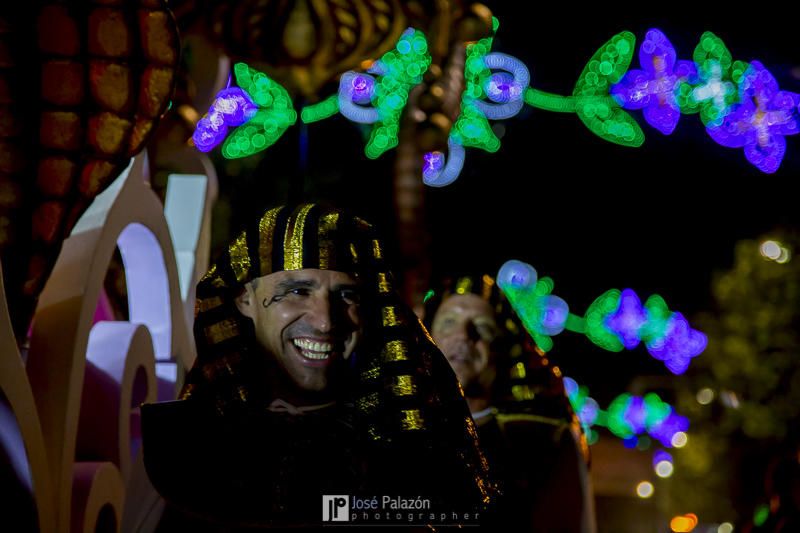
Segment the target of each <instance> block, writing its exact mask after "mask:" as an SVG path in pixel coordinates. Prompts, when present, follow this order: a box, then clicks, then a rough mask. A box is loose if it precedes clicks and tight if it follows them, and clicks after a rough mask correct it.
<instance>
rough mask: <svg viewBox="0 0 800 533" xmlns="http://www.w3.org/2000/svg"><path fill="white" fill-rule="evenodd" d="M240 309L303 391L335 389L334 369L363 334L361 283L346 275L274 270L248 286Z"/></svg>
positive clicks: (270, 352) (263, 343)
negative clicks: (332, 380)
mask: <svg viewBox="0 0 800 533" xmlns="http://www.w3.org/2000/svg"><path fill="white" fill-rule="evenodd" d="M237 306H238V308H239V311H240V312H241V313H242V314H243V315H245V316H247V317H249V318H251V319H252V320H253V322H254V324H255V332H256V339H257V340H258V343H259V344H260V345H261V346H262V348H264V350H265V351H266V353H267V355H268V356H269V357H273V358H274V359H275V361H276V362H277V363H278V364H279V365H280V366H281V367H282V368H283V369H284V370H285V371H286V373H287V374H288V375H289V377H290V378H291V380H292V381H293V382H294V384H295V385H296V386H297V387H299V388H300V389H302V390H305V391H312V392H323V391H326V390H327V389H329V388H330V387H331V386H333V385H335V384H334V383H332V382H331V378H332V377H333V375H334V373H335V368H336V367H337V366H341V365H342V364H343V362H344V361H345V360H346V359H347V358H348V357H349V356H350V354H351V353H352V352H353V349H354V348H355V346H356V344H357V343H358V340H359V338H360V335H361V323H362V320H361V315H360V309H359V289H358V285H357V284H356V281H355V279H354V278H353V277H352V276H350V275H349V274H346V273H344V272H337V271H334V270H316V269H304V270H295V271H283V272H276V273H274V274H270V275H268V276H264V277H262V278H259V279H257V280H255V281H254V282H252V283H249V284H247V286H246V287H245V292H244V294H242V296H240V297H239V298H238V299H237Z"/></svg>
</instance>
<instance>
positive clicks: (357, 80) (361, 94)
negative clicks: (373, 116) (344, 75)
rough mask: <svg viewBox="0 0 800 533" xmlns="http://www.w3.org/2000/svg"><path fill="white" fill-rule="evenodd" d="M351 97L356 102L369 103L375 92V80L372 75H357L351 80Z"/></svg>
mask: <svg viewBox="0 0 800 533" xmlns="http://www.w3.org/2000/svg"><path fill="white" fill-rule="evenodd" d="M351 87H352V93H351V95H350V99H351V100H352V101H353V103H354V104H361V105H363V104H369V103H370V102H371V101H372V95H373V93H374V92H375V80H374V79H373V78H372V77H371V76H363V75H356V76H354V77H353V80H352V82H351Z"/></svg>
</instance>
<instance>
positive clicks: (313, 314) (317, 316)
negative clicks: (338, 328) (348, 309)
mask: <svg viewBox="0 0 800 533" xmlns="http://www.w3.org/2000/svg"><path fill="white" fill-rule="evenodd" d="M306 315H307V317H308V322H309V324H310V325H311V326H313V327H314V329H316V330H317V331H319V332H320V333H329V332H330V331H331V329H333V316H332V314H331V300H330V297H329V296H328V294H327V293H325V294H318V295H317V296H316V297H314V298H311V301H310V306H309V309H308V311H307V313H306Z"/></svg>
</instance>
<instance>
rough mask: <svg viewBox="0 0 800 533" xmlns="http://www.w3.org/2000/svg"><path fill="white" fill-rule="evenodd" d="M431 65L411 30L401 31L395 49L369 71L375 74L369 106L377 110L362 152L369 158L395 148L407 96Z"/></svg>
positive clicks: (424, 45)
mask: <svg viewBox="0 0 800 533" xmlns="http://www.w3.org/2000/svg"><path fill="white" fill-rule="evenodd" d="M430 64H431V56H430V54H429V53H428V41H427V40H426V39H425V35H424V34H423V33H422V32H421V31H419V30H415V29H413V28H409V29H407V30H406V31H405V32H403V35H402V36H401V37H400V40H399V41H397V46H395V49H394V50H390V51H388V52H386V53H385V54H384V55H383V56H382V57H381V58H380V59H379V60H378V61H377V62H376V64H375V65H373V67H372V68H371V69H370V72H376V73H378V74H379V75H378V77H377V79H376V83H375V86H374V94H373V95H372V103H373V105H374V106H375V108H376V109H377V110H378V121H377V122H376V123H375V124H374V125H373V127H372V132H371V133H370V137H369V141H367V146H366V147H365V148H364V152H365V153H366V155H367V157H369V158H370V159H376V158H377V157H379V156H380V155H381V154H383V153H384V152H386V151H387V150H390V149H392V148H394V147H395V146H397V135H398V133H399V131H400V117H401V115H402V113H403V109H404V108H405V106H406V102H407V101H408V93H409V91H411V89H412V88H413V87H414V86H415V85H417V84H419V83H420V82H421V81H422V75H423V74H425V72H426V71H427V70H428V67H429V66H430Z"/></svg>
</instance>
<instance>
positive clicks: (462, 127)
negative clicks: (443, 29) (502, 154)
mask: <svg viewBox="0 0 800 533" xmlns="http://www.w3.org/2000/svg"><path fill="white" fill-rule="evenodd" d="M494 20H495V21H496V20H497V19H494ZM497 27H498V24H496V23H495V24H493V28H494V31H497ZM491 49H492V37H486V38H484V39H481V40H479V41H478V42H476V43H473V44H469V45H467V57H466V61H465V63H464V92H463V93H462V95H461V114H460V115H459V117H458V119H457V120H456V123H455V124H454V125H453V131H451V132H450V136H451V137H452V138H453V140H454V141H456V142H458V143H459V144H460V145H462V146H465V147H469V148H480V149H481V150H486V151H487V152H496V151H497V150H499V149H500V139H498V138H497V136H496V135H495V134H494V132H493V131H492V127H491V126H490V125H489V121H488V120H487V119H486V115H484V114H483V113H482V112H481V111H480V110H479V109H478V108H476V107H475V101H476V100H479V99H481V98H483V97H485V96H486V92H485V91H484V86H485V85H486V82H487V81H488V80H489V77H490V76H491V75H492V72H491V70H489V68H488V67H487V66H486V63H485V62H484V57H486V55H487V54H488V53H489V52H490V51H491Z"/></svg>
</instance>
